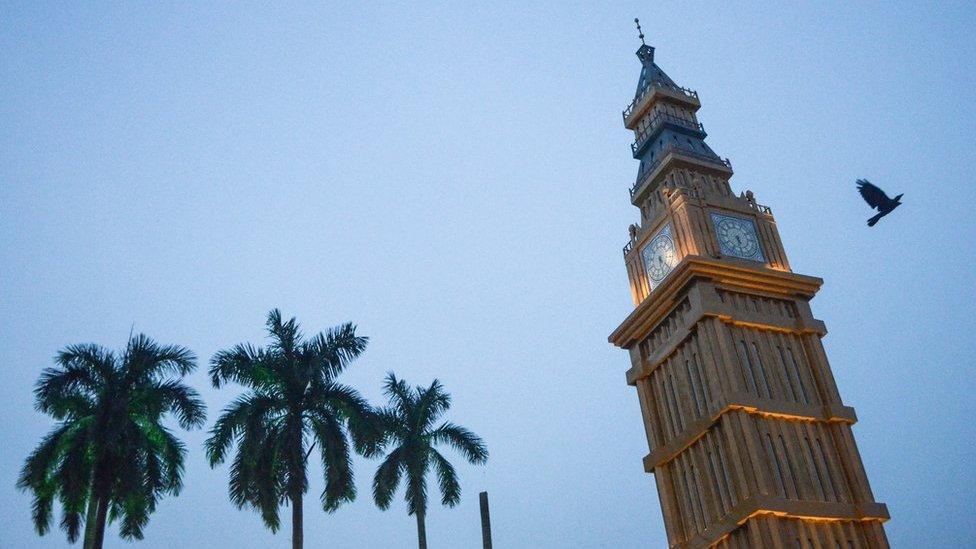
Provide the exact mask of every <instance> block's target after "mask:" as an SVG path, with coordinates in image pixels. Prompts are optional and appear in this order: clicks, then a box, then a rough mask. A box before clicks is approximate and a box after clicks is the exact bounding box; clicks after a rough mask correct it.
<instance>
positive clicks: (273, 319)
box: [266, 309, 302, 358]
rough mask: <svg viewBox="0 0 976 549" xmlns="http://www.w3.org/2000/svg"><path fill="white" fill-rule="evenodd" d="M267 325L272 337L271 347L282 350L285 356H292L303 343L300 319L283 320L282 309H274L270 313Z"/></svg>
mask: <svg viewBox="0 0 976 549" xmlns="http://www.w3.org/2000/svg"><path fill="white" fill-rule="evenodd" d="M266 325H267V328H268V333H269V334H270V335H271V339H272V343H271V347H272V348H274V349H276V350H278V351H281V353H282V354H283V355H284V356H285V357H287V358H292V357H293V356H294V353H295V350H296V349H297V348H298V346H299V345H301V343H302V333H301V327H300V326H299V325H298V320H297V319H296V318H295V317H292V318H290V319H289V320H288V321H287V322H282V321H281V311H279V310H278V309H273V310H272V311H271V312H270V313H268V320H267V322H266Z"/></svg>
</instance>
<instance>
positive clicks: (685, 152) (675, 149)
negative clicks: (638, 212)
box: [630, 143, 732, 198]
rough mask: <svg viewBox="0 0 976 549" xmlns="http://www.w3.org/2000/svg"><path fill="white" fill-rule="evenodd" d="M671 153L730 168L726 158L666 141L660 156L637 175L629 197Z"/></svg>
mask: <svg viewBox="0 0 976 549" xmlns="http://www.w3.org/2000/svg"><path fill="white" fill-rule="evenodd" d="M671 153H674V154H680V155H682V156H690V157H692V158H697V159H699V160H704V161H706V162H710V163H712V164H718V165H721V166H725V167H726V168H728V169H730V170H731V169H732V163H731V162H729V159H728V158H718V157H715V156H709V155H707V154H702V153H700V152H697V151H693V150H690V149H687V148H685V147H682V146H680V145H675V144H674V143H668V146H667V147H664V149H662V150H661V154H660V156H658V157H657V158H656V159H654V161H653V162H651V163H650V164H648V165H647V167H646V168H645V169H644V171H643V172H642V173H641V174H640V175H638V176H637V182H636V183H634V186H633V187H631V188H630V197H631V198H634V195H636V194H637V191H639V190H640V189H641V187H643V186H644V184H645V183H647V180H648V178H649V177H651V174H653V173H654V170H656V169H657V168H658V166H660V165H661V162H663V161H664V159H665V158H667V156H668V155H669V154H671Z"/></svg>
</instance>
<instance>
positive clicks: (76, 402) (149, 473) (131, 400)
mask: <svg viewBox="0 0 976 549" xmlns="http://www.w3.org/2000/svg"><path fill="white" fill-rule="evenodd" d="M55 362H56V364H57V366H56V367H54V368H46V369H45V370H44V371H43V372H42V373H41V378H40V380H39V381H38V383H37V386H36V388H35V390H34V395H35V397H36V406H37V409H38V410H40V411H41V412H44V413H46V414H49V415H51V416H52V417H53V418H54V419H56V420H58V422H59V423H58V425H57V426H56V427H55V428H54V430H52V431H51V432H50V433H49V434H48V435H47V436H46V437H44V439H42V440H41V443H40V445H38V447H37V448H36V449H35V450H34V452H33V453H31V455H30V456H29V457H28V458H27V460H26V462H25V463H24V467H23V469H22V471H21V474H20V477H19V478H18V481H17V486H18V488H20V489H22V490H29V491H31V492H32V493H33V495H34V505H33V519H34V527H35V528H36V530H37V532H38V534H40V535H44V534H45V533H47V532H48V530H49V528H50V521H51V515H52V510H53V504H54V500H55V498H56V499H57V500H58V501H59V503H60V504H61V508H62V520H61V528H62V529H63V530H64V531H65V533H66V534H67V537H68V541H70V542H74V541H76V540H77V539H78V535H79V533H80V528H81V524H82V522H84V523H85V548H86V549H90V548H91V549H100V548H101V547H102V543H103V541H104V538H105V525H106V522H107V521H114V520H116V519H120V520H121V527H120V534H121V535H122V537H123V538H127V539H133V538H134V539H142V537H143V528H144V527H145V526H146V524H147V523H148V522H149V515H150V514H151V513H152V512H153V511H154V510H155V509H156V503H157V502H158V501H159V499H160V498H161V497H162V496H163V495H165V494H173V495H177V494H178V493H179V491H180V489H181V488H182V474H183V460H184V457H185V455H186V448H185V446H184V445H183V443H182V442H181V441H180V440H179V439H178V438H176V436H175V435H174V434H173V433H172V432H171V431H170V430H169V429H168V428H167V427H165V426H164V425H163V424H162V420H163V418H164V417H165V416H167V415H172V416H174V417H175V418H176V420H177V423H178V424H179V425H180V427H182V428H184V429H190V428H193V427H199V426H202V425H203V423H204V421H205V420H206V413H205V407H204V404H203V401H201V400H200V398H199V396H198V395H197V393H196V392H195V391H194V390H193V389H191V388H189V387H187V386H186V385H184V384H183V383H182V382H181V378H182V377H183V376H185V375H187V374H189V373H190V372H192V371H193V369H194V368H195V367H196V358H195V357H194V355H193V353H192V352H190V351H189V350H188V349H186V348H185V347H180V346H177V345H165V346H160V345H158V344H157V343H156V342H155V341H153V340H152V339H150V338H149V337H146V336H145V335H142V334H139V335H137V336H135V337H130V338H129V342H128V344H127V345H126V348H125V351H124V352H123V353H122V354H121V356H117V355H116V354H115V353H113V352H112V351H109V350H106V349H104V348H103V347H101V346H99V345H94V344H87V345H70V346H68V347H66V348H65V349H63V350H62V351H60V352H59V353H58V355H57V357H56V358H55ZM86 509H87V511H86ZM83 513H84V514H85V517H84V518H82V514H83Z"/></svg>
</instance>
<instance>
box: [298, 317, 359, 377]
mask: <svg viewBox="0 0 976 549" xmlns="http://www.w3.org/2000/svg"><path fill="white" fill-rule="evenodd" d="M368 343H369V338H368V337H365V336H357V335H356V325H355V324H352V323H350V322H347V323H345V324H341V325H339V326H335V327H333V328H330V329H329V330H327V331H325V332H322V333H320V334H318V335H316V336H315V337H314V338H312V340H311V341H310V342H309V345H308V347H309V349H310V350H311V351H312V353H311V356H312V358H313V363H314V364H315V365H316V366H317V367H318V368H320V369H321V371H322V372H323V374H324V376H325V379H327V380H333V379H335V378H336V377H338V376H339V374H340V373H342V371H343V370H345V369H346V366H348V365H349V363H350V362H352V361H353V360H355V359H356V357H358V356H359V355H360V354H362V352H363V351H365V350H366V345H367V344H368Z"/></svg>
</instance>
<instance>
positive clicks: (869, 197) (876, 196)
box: [857, 179, 891, 209]
mask: <svg viewBox="0 0 976 549" xmlns="http://www.w3.org/2000/svg"><path fill="white" fill-rule="evenodd" d="M857 190H858V192H860V193H861V196H862V197H864V201H865V202H867V203H868V205H869V206H871V207H872V208H878V209H880V208H881V206H882V205H884V204H887V203H889V202H891V199H890V198H888V195H886V194H885V193H884V191H882V190H881V189H879V188H877V187H875V186H874V185H872V184H871V182H870V181H868V180H867V179H858V180H857Z"/></svg>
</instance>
